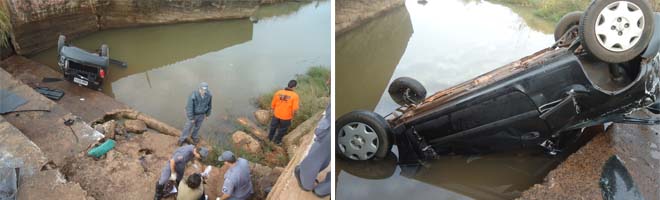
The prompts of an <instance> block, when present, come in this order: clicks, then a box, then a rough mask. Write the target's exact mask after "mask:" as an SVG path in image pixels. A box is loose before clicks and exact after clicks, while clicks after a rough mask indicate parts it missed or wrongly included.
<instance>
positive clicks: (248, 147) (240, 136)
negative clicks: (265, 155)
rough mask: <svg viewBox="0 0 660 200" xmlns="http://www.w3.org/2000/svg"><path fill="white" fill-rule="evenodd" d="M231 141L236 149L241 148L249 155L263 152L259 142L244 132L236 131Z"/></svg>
mask: <svg viewBox="0 0 660 200" xmlns="http://www.w3.org/2000/svg"><path fill="white" fill-rule="evenodd" d="M231 139H232V142H233V143H234V145H235V146H236V147H238V148H241V149H243V150H245V151H247V152H249V153H252V154H259V153H261V152H262V150H261V145H260V144H259V141H257V140H256V139H254V138H253V137H252V136H250V135H248V134H247V133H245V132H243V131H236V132H235V133H234V134H233V135H232V136H231Z"/></svg>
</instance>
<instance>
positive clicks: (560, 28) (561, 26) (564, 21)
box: [555, 11, 584, 41]
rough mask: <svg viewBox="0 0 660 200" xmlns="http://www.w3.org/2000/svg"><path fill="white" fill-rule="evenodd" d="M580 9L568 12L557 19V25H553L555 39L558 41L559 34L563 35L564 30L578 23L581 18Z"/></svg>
mask: <svg viewBox="0 0 660 200" xmlns="http://www.w3.org/2000/svg"><path fill="white" fill-rule="evenodd" d="M583 13H584V12H582V11H573V12H570V13H568V14H566V15H564V16H563V17H561V19H560V20H559V23H557V26H555V41H558V40H559V38H561V36H564V34H565V33H566V31H568V30H569V29H571V28H572V27H573V26H578V25H580V19H582V14H583Z"/></svg>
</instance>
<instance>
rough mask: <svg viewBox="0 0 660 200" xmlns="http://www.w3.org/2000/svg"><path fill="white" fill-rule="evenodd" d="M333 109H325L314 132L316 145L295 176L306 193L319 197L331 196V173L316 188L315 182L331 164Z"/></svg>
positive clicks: (296, 169) (301, 163) (297, 169)
mask: <svg viewBox="0 0 660 200" xmlns="http://www.w3.org/2000/svg"><path fill="white" fill-rule="evenodd" d="M331 112H332V108H331V106H330V103H328V106H327V107H326V108H325V112H324V113H323V118H321V121H319V123H318V124H317V126H316V129H315V130H314V134H315V137H314V143H312V147H311V148H310V149H309V153H308V154H307V156H306V157H305V158H304V159H303V160H302V162H300V164H299V165H298V166H296V168H295V171H294V175H295V176H296V179H297V180H298V185H299V186H300V187H301V188H302V189H303V190H305V191H310V190H312V192H313V193H314V194H315V195H316V196H318V197H321V198H322V197H325V196H328V195H329V194H330V177H331V176H332V175H331V174H330V171H328V173H327V174H326V176H325V179H324V180H323V181H321V182H320V183H318V185H316V186H314V181H316V177H317V176H318V174H319V173H320V172H321V171H322V170H323V169H325V168H327V167H328V164H330V155H331V153H330V123H331V120H330V115H331Z"/></svg>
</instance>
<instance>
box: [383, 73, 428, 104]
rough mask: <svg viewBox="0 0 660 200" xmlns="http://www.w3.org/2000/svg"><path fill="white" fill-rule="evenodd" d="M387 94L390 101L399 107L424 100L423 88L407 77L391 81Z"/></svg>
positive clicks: (424, 90)
mask: <svg viewBox="0 0 660 200" xmlns="http://www.w3.org/2000/svg"><path fill="white" fill-rule="evenodd" d="M387 92H388V93H390V97H391V98H392V100H394V102H396V103H397V104H399V105H401V106H404V105H408V104H418V103H420V102H422V101H423V100H424V98H426V89H424V86H422V84H421V83H419V81H417V80H415V79H412V78H409V77H399V78H397V79H395V80H394V81H392V83H391V84H390V87H389V88H388V89H387Z"/></svg>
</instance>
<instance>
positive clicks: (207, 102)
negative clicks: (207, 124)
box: [178, 82, 213, 146]
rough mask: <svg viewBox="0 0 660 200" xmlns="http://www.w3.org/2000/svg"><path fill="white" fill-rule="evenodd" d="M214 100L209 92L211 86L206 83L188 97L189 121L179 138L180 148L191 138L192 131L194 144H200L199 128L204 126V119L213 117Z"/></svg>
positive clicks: (187, 111) (201, 84) (187, 113)
mask: <svg viewBox="0 0 660 200" xmlns="http://www.w3.org/2000/svg"><path fill="white" fill-rule="evenodd" d="M212 99H213V95H211V92H209V84H208V83H206V82H202V83H200V84H199V88H198V89H197V90H195V91H193V92H192V94H191V95H190V97H188V102H187V103H186V117H187V119H188V120H187V121H186V124H185V125H184V126H183V131H182V132H181V137H179V143H178V145H179V146H181V145H183V142H184V141H185V140H186V139H187V138H188V136H190V134H191V131H192V140H193V143H194V144H197V143H199V135H198V133H199V128H200V127H201V126H202V122H204V119H206V118H207V117H208V116H209V115H211V107H212Z"/></svg>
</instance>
